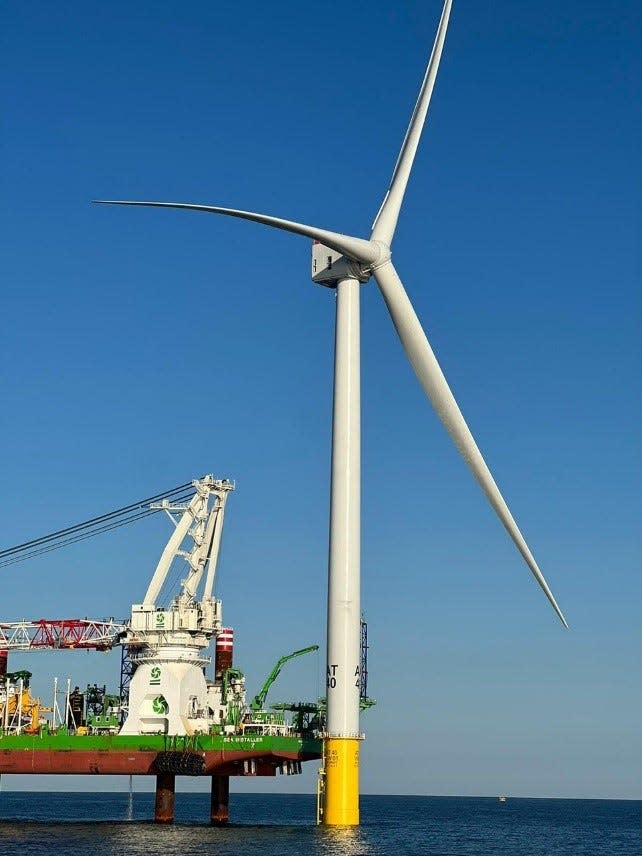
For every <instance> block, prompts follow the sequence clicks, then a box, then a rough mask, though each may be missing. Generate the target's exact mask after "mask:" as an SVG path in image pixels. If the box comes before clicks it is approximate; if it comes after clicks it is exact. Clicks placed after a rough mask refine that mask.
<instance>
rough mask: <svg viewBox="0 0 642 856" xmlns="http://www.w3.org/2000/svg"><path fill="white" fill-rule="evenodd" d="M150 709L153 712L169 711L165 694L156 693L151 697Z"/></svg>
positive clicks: (162, 712) (163, 712)
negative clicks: (153, 697)
mask: <svg viewBox="0 0 642 856" xmlns="http://www.w3.org/2000/svg"><path fill="white" fill-rule="evenodd" d="M152 710H153V711H154V713H159V714H165V713H169V705H168V704H167V699H166V698H165V696H162V695H158V696H156V698H155V699H152Z"/></svg>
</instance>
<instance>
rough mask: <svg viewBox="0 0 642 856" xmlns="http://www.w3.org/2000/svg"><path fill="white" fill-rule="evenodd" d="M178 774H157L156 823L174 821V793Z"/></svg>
mask: <svg viewBox="0 0 642 856" xmlns="http://www.w3.org/2000/svg"><path fill="white" fill-rule="evenodd" d="M175 790H176V776H175V775H174V774H173V773H159V774H158V775H157V776H156V804H155V807H154V821H155V822H156V823H174V794H175Z"/></svg>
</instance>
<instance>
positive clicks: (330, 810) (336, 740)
mask: <svg viewBox="0 0 642 856" xmlns="http://www.w3.org/2000/svg"><path fill="white" fill-rule="evenodd" d="M322 818H323V823H324V825H325V826H358V825H359V740H357V739H356V738H354V737H327V738H326V740H325V783H324V793H323V815H322Z"/></svg>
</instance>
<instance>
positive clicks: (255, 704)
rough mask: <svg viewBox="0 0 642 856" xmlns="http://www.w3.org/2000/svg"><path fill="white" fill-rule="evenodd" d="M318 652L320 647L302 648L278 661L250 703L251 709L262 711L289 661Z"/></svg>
mask: <svg viewBox="0 0 642 856" xmlns="http://www.w3.org/2000/svg"><path fill="white" fill-rule="evenodd" d="M318 650H319V646H318V645H310V647H309V648H301V650H300V651H293V652H292V653H291V654H286V655H285V656H284V657H281V659H280V660H278V661H277V664H276V666H275V667H274V668H273V669H272V671H271V672H270V674H269V675H268V676H267V679H266V681H265V683H264V684H263V686H262V687H261V689H260V691H259V692H258V693H257V694H256V695H255V696H254V698H253V699H252V701H251V702H250V707H251V708H252V710H262V708H263V705H264V703H265V699H266V698H267V694H268V690H269V689H270V687H271V686H272V684H273V683H274V681H275V680H276V679H277V677H278V676H279V672H280V671H281V668H282V666H283V665H284V664H285V663H287V662H288V660H293V659H294V658H295V657H301V656H302V655H303V654H309V653H310V652H311V651H318Z"/></svg>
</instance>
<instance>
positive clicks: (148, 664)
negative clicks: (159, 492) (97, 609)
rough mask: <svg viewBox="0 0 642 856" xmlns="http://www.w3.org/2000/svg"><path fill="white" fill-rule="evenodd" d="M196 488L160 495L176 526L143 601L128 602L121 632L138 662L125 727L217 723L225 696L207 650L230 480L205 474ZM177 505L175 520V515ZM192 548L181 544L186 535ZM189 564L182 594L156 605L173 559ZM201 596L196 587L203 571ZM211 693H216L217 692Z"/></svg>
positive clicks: (216, 607) (179, 728) (216, 613)
mask: <svg viewBox="0 0 642 856" xmlns="http://www.w3.org/2000/svg"><path fill="white" fill-rule="evenodd" d="M193 485H194V488H195V494H194V497H193V498H192V500H191V501H190V502H189V503H188V504H187V505H172V504H171V503H170V502H169V501H168V500H163V502H162V503H159V504H158V505H157V506H156V507H158V508H162V509H164V510H165V511H166V512H167V514H168V515H169V517H170V518H171V520H172V522H173V523H174V526H175V529H174V532H173V533H172V535H171V537H170V539H169V541H168V542H167V545H166V547H165V549H164V550H163V553H162V555H161V557H160V560H159V562H158V565H157V567H156V570H155V572H154V574H153V576H152V579H151V582H150V584H149V587H148V589H147V592H146V594H145V597H144V599H143V602H142V603H135V604H132V614H131V621H130V622H129V624H128V627H127V630H126V632H125V635H124V638H123V640H122V641H123V644H124V645H127V646H129V651H130V657H131V660H132V662H133V664H134V665H135V666H136V671H135V672H134V675H133V677H132V680H131V683H130V687H129V709H128V716H127V719H126V721H125V723H124V725H123V728H122V731H121V733H122V734H140V733H154V734H156V733H158V732H162V733H165V734H175V735H180V734H195V733H199V732H201V733H202V732H206V731H208V730H209V728H210V726H211V725H212V724H214V723H219V722H221V720H222V718H223V716H224V713H225V711H224V710H223V709H222V707H221V705H222V704H224V702H225V700H224V699H222V698H221V697H220V691H219V692H218V693H217V692H216V690H217V689H218V688H216V687H214V686H209V687H208V682H207V681H206V679H205V675H204V667H205V666H206V665H208V664H209V663H210V658H209V657H207V656H204V653H203V652H204V651H205V650H206V649H207V648H208V646H209V644H210V641H211V639H212V637H213V636H216V635H217V634H218V632H219V631H220V629H221V621H222V607H221V601H220V600H217V599H216V598H214V597H213V596H212V592H213V588H214V578H215V575H216V564H217V560H218V554H219V548H220V543H221V534H222V531H223V520H224V515H225V503H226V501H227V496H228V494H229V493H230V491H232V490H234V483H233V482H231V481H229V480H228V479H215V478H214V477H213V476H211V475H208V476H205V477H204V478H202V479H198V480H196V481H194V482H193ZM177 512H181V517H180V518H179V519H176V518H175V517H174V514H175V513H177ZM187 538H189V539H191V541H192V546H191V549H189V550H187V549H182V544H183V541H184V540H185V539H187ZM177 557H181V558H183V559H185V561H186V563H187V574H186V576H185V579H183V580H182V581H181V587H180V592H179V594H178V595H177V596H176V597H175V598H174V599H173V601H172V603H171V604H170V605H169V606H163V605H159V604H158V603H157V600H158V598H159V595H160V592H161V589H162V587H163V584H164V583H165V581H166V579H167V576H168V574H169V571H170V568H171V566H172V563H173V561H174V559H176V558H177ZM204 576H205V581H204V584H203V589H202V593H201V596H200V599H198V598H197V592H198V589H199V586H200V584H201V582H202V581H203V577H204ZM215 696H216V698H215Z"/></svg>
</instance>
